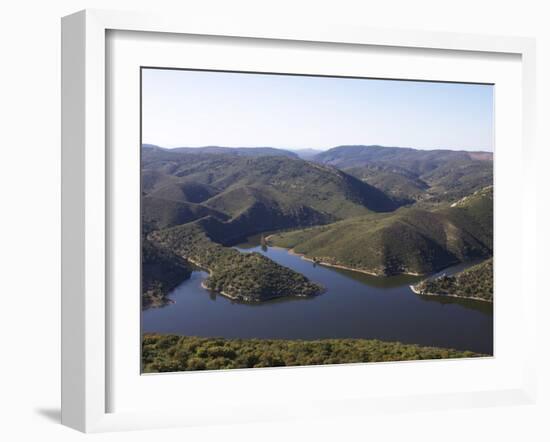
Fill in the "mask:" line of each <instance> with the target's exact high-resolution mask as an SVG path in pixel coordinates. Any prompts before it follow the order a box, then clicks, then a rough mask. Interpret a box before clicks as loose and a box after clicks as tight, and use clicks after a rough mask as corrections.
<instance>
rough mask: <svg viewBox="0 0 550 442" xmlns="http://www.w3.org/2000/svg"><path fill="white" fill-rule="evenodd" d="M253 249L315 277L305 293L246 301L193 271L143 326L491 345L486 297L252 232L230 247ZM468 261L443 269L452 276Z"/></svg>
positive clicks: (240, 334)
mask: <svg viewBox="0 0 550 442" xmlns="http://www.w3.org/2000/svg"><path fill="white" fill-rule="evenodd" d="M236 248H237V249H238V250H240V251H241V252H259V253H262V254H263V255H265V256H267V257H269V258H270V259H272V260H274V261H276V262H278V263H279V264H281V265H284V266H286V267H289V268H292V269H294V270H295V271H297V272H300V273H302V274H303V275H305V276H307V277H308V278H309V279H310V280H312V281H313V282H316V283H319V284H322V285H323V286H324V287H325V288H326V291H325V292H324V293H323V294H321V295H319V296H316V297H312V298H279V299H275V300H271V301H267V302H262V303H254V304H247V303H241V302H236V301H232V300H230V299H228V298H226V297H224V296H221V295H218V294H216V293H213V292H209V291H208V290H205V289H203V288H202V287H201V286H200V283H201V282H202V281H203V280H204V279H205V278H206V277H207V276H208V274H207V273H206V272H203V271H200V270H197V271H194V272H193V273H192V275H191V278H190V279H188V280H186V281H184V282H183V283H182V284H181V285H179V286H178V287H177V288H176V289H175V290H174V291H173V292H172V294H171V295H170V297H171V299H173V300H174V301H175V303H174V304H170V305H168V306H166V307H162V308H153V309H148V310H145V311H144V312H143V313H142V330H143V332H157V333H175V334H181V335H189V336H204V337H218V336H221V337H225V338H272V339H277V338H279V339H322V338H368V339H382V340H388V341H401V342H404V343H414V344H420V345H431V346H438V347H448V348H455V349H458V350H472V351H476V352H482V353H486V354H492V352H493V307H492V304H489V303H485V302H480V301H473V300H472V301H470V300H462V299H456V298H443V297H433V296H418V295H415V294H414V293H413V292H412V291H411V290H410V288H409V285H410V284H413V283H415V282H418V281H420V280H421V279H423V278H422V277H415V276H408V275H401V276H395V277H389V278H387V277H386V278H383V277H376V276H370V275H367V274H363V273H359V272H353V271H348V270H342V269H335V268H331V267H325V266H323V265H319V264H313V263H312V262H309V261H306V260H303V259H301V258H300V257H299V256H296V255H292V254H290V253H289V252H288V251H287V250H286V249H281V248H275V247H265V246H264V247H262V246H260V245H259V241H258V238H250V239H249V240H247V242H245V243H243V244H239V245H238V246H236ZM469 265H472V264H471V263H470V264H461V265H457V266H453V267H450V268H447V269H445V270H444V271H443V272H438V274H441V273H445V274H447V275H452V274H453V273H456V272H458V271H461V270H463V269H464V268H466V267H468V266H469Z"/></svg>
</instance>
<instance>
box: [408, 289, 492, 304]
mask: <svg viewBox="0 0 550 442" xmlns="http://www.w3.org/2000/svg"><path fill="white" fill-rule="evenodd" d="M409 288H410V289H411V291H412V292H413V293H415V294H416V295H420V296H435V297H445V298H457V299H471V300H474V301H483V302H488V303H489V304H492V303H493V301H491V300H489V299H483V298H477V297H475V296H460V295H451V294H450V293H449V294H448V293H424V292H422V291H421V290H418V289H417V288H416V287H415V286H414V285H409Z"/></svg>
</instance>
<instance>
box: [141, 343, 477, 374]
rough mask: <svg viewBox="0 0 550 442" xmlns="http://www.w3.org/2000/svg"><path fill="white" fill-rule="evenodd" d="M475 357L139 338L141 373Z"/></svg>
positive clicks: (367, 347) (408, 349)
mask: <svg viewBox="0 0 550 442" xmlns="http://www.w3.org/2000/svg"><path fill="white" fill-rule="evenodd" d="M480 356H483V355H481V354H478V353H473V352H470V351H457V350H453V349H445V348H437V347H421V346H419V345H411V344H402V343H400V342H384V341H378V340H367V339H323V340H317V341H300V340H274V339H223V338H197V337H189V336H176V335H156V334H146V335H144V336H143V340H142V370H143V372H145V373H159V372H172V371H186V370H218V369H232V368H256V367H283V366H297V365H323V364H350V363H359V362H389V361H410V360H421V359H447V358H471V357H480Z"/></svg>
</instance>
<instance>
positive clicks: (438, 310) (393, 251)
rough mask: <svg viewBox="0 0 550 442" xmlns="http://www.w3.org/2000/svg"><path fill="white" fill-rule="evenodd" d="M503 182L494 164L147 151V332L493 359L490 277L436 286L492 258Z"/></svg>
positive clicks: (333, 154) (482, 159)
mask: <svg viewBox="0 0 550 442" xmlns="http://www.w3.org/2000/svg"><path fill="white" fill-rule="evenodd" d="M492 179H493V178H492V154H490V153H486V152H475V153H472V152H460V151H446V150H437V151H421V150H415V149H408V148H406V149H405V148H385V147H384V148H382V147H380V146H341V147H336V148H333V149H329V150H328V151H323V152H320V153H319V152H315V151H312V150H307V151H304V152H296V153H294V152H292V151H290V150H287V151H285V150H278V149H275V148H269V147H261V148H224V147H217V146H213V147H207V148H199V149H197V148H176V149H163V148H161V147H158V146H152V145H144V146H143V148H142V199H141V201H142V202H141V204H142V211H141V212H142V237H143V239H142V241H143V251H142V254H143V257H142V286H143V290H142V305H143V308H144V311H143V313H142V330H143V332H144V333H153V334H155V333H162V334H163V335H164V334H171V333H172V334H175V335H180V336H202V337H204V338H205V339H206V338H208V339H210V338H214V337H217V336H223V337H224V338H227V339H244V340H248V339H253V338H262V339H275V340H283V341H280V342H279V343H272V344H268V343H267V342H266V343H265V345H275V344H276V345H280V346H283V345H288V344H287V343H285V342H284V340H290V341H292V340H295V339H304V340H308V341H309V340H312V339H317V340H319V339H320V340H321V341H319V342H320V343H322V342H324V341H323V339H325V338H328V337H331V338H338V339H347V338H354V339H359V340H361V339H366V340H368V339H380V340H382V341H385V342H386V341H387V342H394V341H395V342H400V343H403V345H413V344H417V345H421V346H427V347H430V348H432V347H438V348H443V349H445V348H446V349H455V350H453V351H455V352H457V353H453V354H455V355H459V352H467V351H472V352H476V354H492V351H493V350H492V308H491V309H487V308H486V307H483V306H480V305H479V304H480V301H479V300H476V298H479V299H485V298H486V295H485V294H483V295H480V296H475V294H476V290H478V288H479V290H482V291H483V293H487V292H488V288H487V287H488V285H487V284H488V283H487V281H488V279H491V282H492V271H491V272H487V271H485V276H484V279H483V281H484V282H483V283H481V281H482V279H481V278H474V277H473V276H472V275H473V274H475V273H474V271H472V272H470V273H468V272H469V271H468V270H466V271H464V274H465V275H470V277H469V278H464V277H462V276H460V275H462V274H461V273H459V274H458V275H457V276H456V280H455V281H459V282H456V283H455V282H453V283H452V284H449V282H448V281H447V280H443V279H442V280H441V281H445V286H444V288H440V287H438V288H437V290H436V289H435V288H434V286H433V285H430V286H429V289H428V288H427V287H428V284H435V282H434V281H438V280H437V279H434V278H432V277H430V278H428V279H426V277H427V276H430V275H435V274H437V272H439V271H441V270H442V269H447V271H448V273H447V277H450V275H451V274H452V273H453V272H452V271H450V270H449V269H454V268H456V269H457V270H456V272H461V271H463V270H464V269H467V268H468V267H470V266H471V265H472V264H474V263H477V262H480V261H481V260H487V259H490V258H491V257H492V253H493V243H492V238H493V187H492ZM251 237H254V238H255V239H254V240H253V241H252V242H251V243H250V246H246V245H245V244H247V243H246V241H247V239H249V238H251ZM249 242H250V240H249ZM474 268H475V266H474ZM466 281H468V282H466ZM476 284H482V285H480V286H479V287H478V286H476ZM451 286H452V287H454V288H456V287H460V289H456V290H458V291H460V293H463V292H464V293H466V292H467V293H473V294H474V295H471V296H462V295H461V294H460V293H459V294H458V295H457V296H460V298H458V297H454V294H453V293H450V290H449V287H451ZM411 287H412V288H413V289H411ZM456 290H455V291H456ZM415 292H416V293H419V294H416V295H415ZM422 293H426V294H428V293H429V294H437V296H424V295H422ZM218 295H220V296H218ZM439 295H447V296H439ZM491 295H492V289H491ZM467 297H468V298H470V299H462V298H467ZM222 299H223V301H221V300H222ZM434 301H435V302H434ZM481 304H484V303H481ZM157 307H162V308H157ZM298 318H303V319H298ZM405 318H406V319H405ZM197 320H199V322H197ZM281 321H283V322H284V324H285V327H281ZM418 321H422V322H423V326H422V327H419V326H418ZM302 322H303V324H302ZM465 328H466V329H469V330H470V332H469V333H467V334H465V333H462V332H461V333H459V330H463V329H465ZM436 329H437V330H438V333H437V334H435V335H434V333H433V332H432V331H433V330H436ZM149 339H151V340H152V341H151V342H155V339H157V338H155V337H154V336H153V335H151V337H150V338H149ZM174 339H176V338H174ZM189 339H191V338H189ZM290 341H289V342H290ZM201 342H202V341H201ZM241 344H242V345H252V346H253V347H254V348H255V349H259V348H261V343H260V344H258V343H250V342H248V341H246V342H245V341H243V342H242V343H241ZM201 345H202V344H201ZM204 345H207V346H209V345H210V343H209V342H208V341H204ZM216 345H217V344H216ZM223 345H224V346H232V345H233V344H232V343H224V344H223ZM346 345H347V344H346ZM350 345H351V344H350ZM353 345H355V344H353ZM361 345H363V344H361ZM369 345H370V344H369ZM396 345H397V344H396ZM400 345H401V344H400ZM258 346H260V347H258ZM306 347H307V346H306ZM148 348H149V347H148ZM373 348H374V347H373ZM396 348H397V347H396ZM255 351H256V350H255ZM258 351H260V350H258ZM415 351H417V350H415ZM422 351H423V350H418V352H420V353H419V354H421V353H422ZM437 351H439V350H437ZM442 351H443V350H442ZM413 353H414V352H413ZM436 353H437V352H436ZM430 354H431V353H430ZM349 357H351V356H345V357H344V356H342V358H343V359H342V360H348V359H346V358H349ZM365 357H366V356H365ZM457 357H460V356H457ZM415 358H416V357H415ZM337 359H338V358H336V359H335V358H332V357H328V358H327V360H328V361H332V360H337ZM389 360H391V359H389ZM401 360H402V359H401ZM172 362H173V361H172ZM172 362H170V363H172ZM287 363H289V362H288V361H286V362H285V365H286V364H287ZM328 363H330V362H328ZM227 364H229V365H231V364H235V362H234V361H233V362H229V361H227ZM289 364H290V363H289ZM254 366H256V365H254ZM260 366H261V365H260ZM204 367H206V368H207V365H204ZM179 369H186V368H182V367H180V368H178V370H179Z"/></svg>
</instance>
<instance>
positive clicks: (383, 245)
mask: <svg viewBox="0 0 550 442" xmlns="http://www.w3.org/2000/svg"><path fill="white" fill-rule="evenodd" d="M492 233H493V191H492V187H487V188H485V189H482V190H480V191H477V192H476V193H474V194H472V195H470V196H468V197H466V198H463V199H462V200H460V201H458V202H456V203H454V204H452V205H447V206H444V207H441V208H439V209H436V210H431V211H430V210H424V209H417V208H414V207H412V208H401V209H399V210H397V211H396V212H394V213H391V214H369V215H366V216H362V217H356V218H351V219H348V220H344V221H340V222H337V223H333V224H329V225H325V226H318V227H312V228H309V229H305V230H298V231H293V232H286V233H279V234H276V235H272V236H270V237H269V242H270V243H272V244H274V245H276V246H281V247H286V248H291V249H293V250H294V251H295V252H296V253H300V254H304V255H305V256H306V257H307V258H309V259H313V260H315V261H318V262H321V263H325V264H328V265H335V266H343V267H348V268H352V269H356V270H360V271H364V272H367V273H371V274H375V275H394V274H399V273H411V274H426V273H429V272H432V271H435V270H438V269H441V268H444V267H447V266H449V265H452V264H454V263H457V262H462V261H468V260H471V259H475V258H488V257H490V256H491V255H492V249H493V242H492V236H493V235H492Z"/></svg>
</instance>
